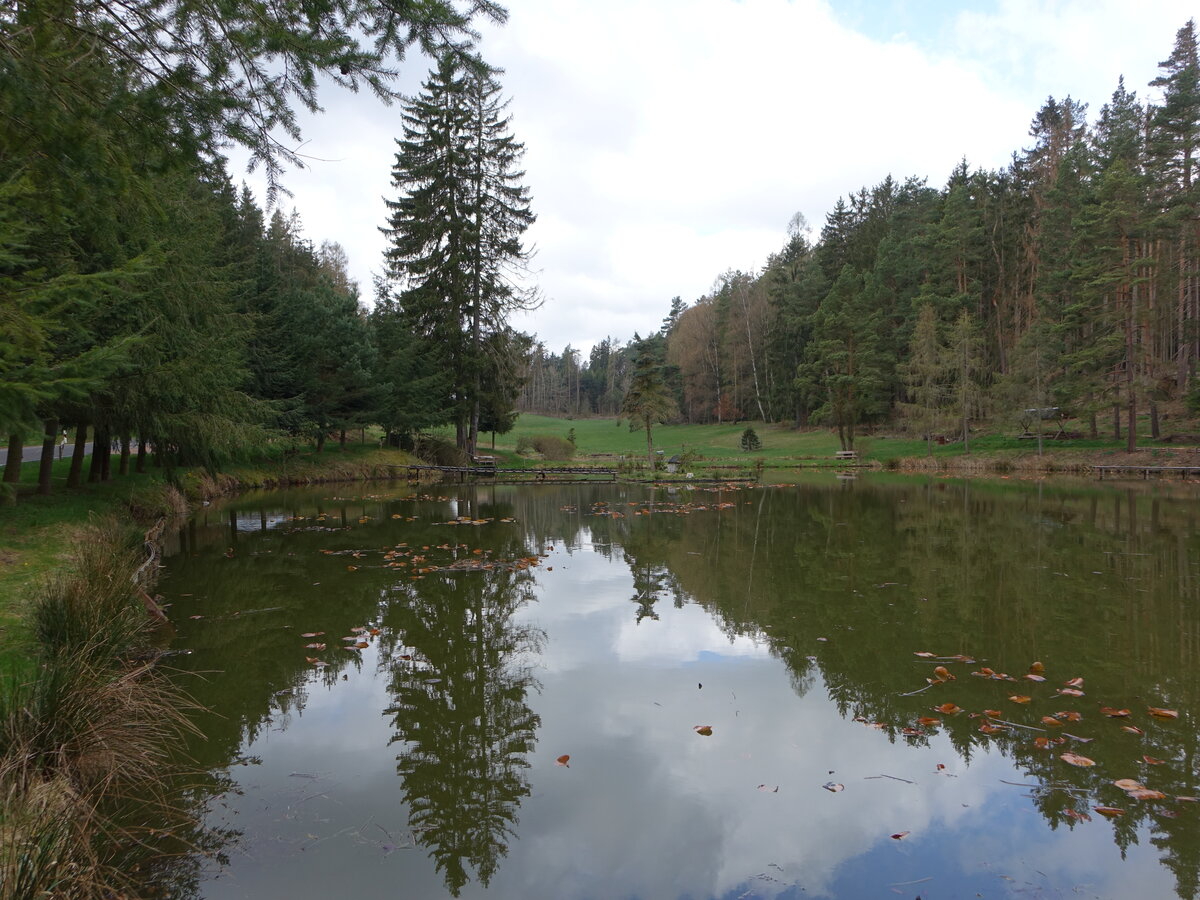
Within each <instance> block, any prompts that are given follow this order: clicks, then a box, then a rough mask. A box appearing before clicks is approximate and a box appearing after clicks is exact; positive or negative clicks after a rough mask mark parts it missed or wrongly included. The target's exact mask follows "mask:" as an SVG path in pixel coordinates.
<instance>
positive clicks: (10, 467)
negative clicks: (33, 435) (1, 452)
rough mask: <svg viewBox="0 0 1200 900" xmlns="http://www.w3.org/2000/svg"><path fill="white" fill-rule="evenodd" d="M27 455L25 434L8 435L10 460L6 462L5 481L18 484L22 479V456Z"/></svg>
mask: <svg viewBox="0 0 1200 900" xmlns="http://www.w3.org/2000/svg"><path fill="white" fill-rule="evenodd" d="M24 455H25V435H23V434H10V435H9V436H8V460H7V461H6V462H5V464H4V483H5V484H16V483H17V482H18V481H20V480H21V457H22V456H24Z"/></svg>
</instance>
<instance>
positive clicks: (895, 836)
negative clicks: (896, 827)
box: [892, 831, 912, 841]
mask: <svg viewBox="0 0 1200 900" xmlns="http://www.w3.org/2000/svg"><path fill="white" fill-rule="evenodd" d="M910 834H912V832H911V831H897V832H896V833H895V834H893V835H892V840H893V841H898V840H901V839H902V838H906V837H908V836H909V835H910Z"/></svg>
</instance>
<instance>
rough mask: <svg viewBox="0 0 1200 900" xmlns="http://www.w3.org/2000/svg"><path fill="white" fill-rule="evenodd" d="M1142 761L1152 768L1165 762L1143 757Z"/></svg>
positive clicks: (1151, 757)
mask: <svg viewBox="0 0 1200 900" xmlns="http://www.w3.org/2000/svg"><path fill="white" fill-rule="evenodd" d="M1142 759H1143V760H1145V761H1146V763H1148V764H1149V765H1152V766H1161V765H1162V764H1163V763H1165V762H1166V760H1165V759H1155V758H1154V757H1153V756H1145V755H1143V756H1142Z"/></svg>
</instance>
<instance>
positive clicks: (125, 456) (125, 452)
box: [117, 434, 132, 475]
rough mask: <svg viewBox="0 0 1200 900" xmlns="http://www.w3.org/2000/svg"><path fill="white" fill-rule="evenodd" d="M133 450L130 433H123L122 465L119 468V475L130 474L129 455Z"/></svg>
mask: <svg viewBox="0 0 1200 900" xmlns="http://www.w3.org/2000/svg"><path fill="white" fill-rule="evenodd" d="M131 451H132V447H131V446H130V443H129V435H128V434H123V435H121V465H120V467H119V468H118V469H117V474H118V475H128V474H129V457H130V455H131Z"/></svg>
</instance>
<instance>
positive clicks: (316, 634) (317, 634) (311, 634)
mask: <svg viewBox="0 0 1200 900" xmlns="http://www.w3.org/2000/svg"><path fill="white" fill-rule="evenodd" d="M324 633H325V632H323V631H306V632H304V634H302V635H300V637H320V636H321V635H323V634H324Z"/></svg>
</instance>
